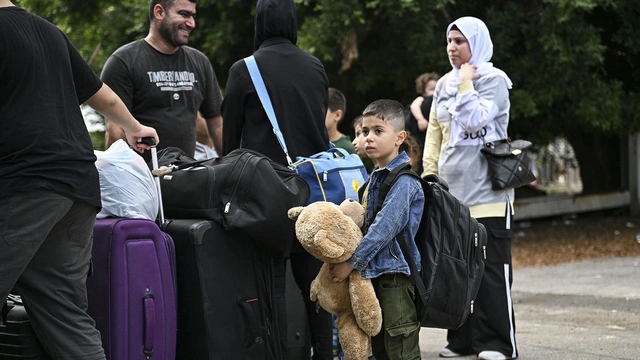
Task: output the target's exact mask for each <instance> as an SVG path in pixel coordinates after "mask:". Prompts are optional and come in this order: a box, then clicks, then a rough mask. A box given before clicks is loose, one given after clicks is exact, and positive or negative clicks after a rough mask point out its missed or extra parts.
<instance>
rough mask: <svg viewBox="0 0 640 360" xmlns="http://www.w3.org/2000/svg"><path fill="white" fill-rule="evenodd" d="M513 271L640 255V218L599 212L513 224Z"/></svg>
mask: <svg viewBox="0 0 640 360" xmlns="http://www.w3.org/2000/svg"><path fill="white" fill-rule="evenodd" d="M511 253H512V257H513V267H514V268H518V267H529V266H545V265H553V264H559V263H566V262H573V261H581V260H586V259H591V258H610V257H620V256H635V255H640V218H637V217H635V218H634V217H630V216H628V215H626V214H616V213H615V212H598V213H586V214H578V215H574V216H564V217H557V218H550V219H539V220H530V221H519V222H516V223H515V224H514V238H513V244H512V249H511Z"/></svg>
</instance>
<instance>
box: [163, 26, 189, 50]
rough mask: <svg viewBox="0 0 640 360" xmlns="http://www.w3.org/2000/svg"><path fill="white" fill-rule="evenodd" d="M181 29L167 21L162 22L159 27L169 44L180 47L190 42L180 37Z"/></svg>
mask: <svg viewBox="0 0 640 360" xmlns="http://www.w3.org/2000/svg"><path fill="white" fill-rule="evenodd" d="M178 32H179V30H178V28H177V27H175V26H173V25H172V24H169V23H168V22H167V21H162V22H160V26H159V27H158V33H159V34H160V37H162V39H163V40H164V41H165V42H166V43H167V44H169V45H171V46H173V47H180V46H182V45H187V44H188V43H189V41H188V40H182V39H181V38H180V34H179V33H178Z"/></svg>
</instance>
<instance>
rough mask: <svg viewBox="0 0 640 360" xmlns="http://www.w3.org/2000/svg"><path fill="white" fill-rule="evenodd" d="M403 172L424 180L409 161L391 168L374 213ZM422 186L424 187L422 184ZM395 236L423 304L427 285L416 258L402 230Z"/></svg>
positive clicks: (426, 294) (377, 210)
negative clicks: (421, 275) (419, 271)
mask: <svg viewBox="0 0 640 360" xmlns="http://www.w3.org/2000/svg"><path fill="white" fill-rule="evenodd" d="M405 174H407V175H411V176H413V177H416V178H417V179H418V180H419V181H420V182H421V183H422V182H423V181H424V180H422V179H421V178H420V175H418V174H417V173H416V172H415V171H413V170H411V165H409V163H407V164H406V165H404V166H397V167H396V168H395V169H393V170H391V171H390V172H389V174H387V177H386V178H385V179H384V182H383V183H382V186H381V187H380V192H379V193H378V206H377V207H376V215H377V214H378V212H380V210H382V203H383V202H384V199H385V198H386V197H387V194H388V193H389V190H391V186H393V184H394V183H395V182H396V179H398V177H400V175H405ZM429 176H431V175H429ZM433 176H435V177H436V178H437V179H440V178H439V177H438V176H437V175H435V174H433ZM429 181H431V180H429ZM443 181H444V180H443ZM445 184H446V183H445ZM422 188H423V189H424V186H423V187H422ZM425 196H426V194H425ZM425 201H426V199H425ZM396 237H397V238H398V240H399V241H398V244H400V249H401V250H402V254H403V255H404V257H405V259H406V260H407V263H408V264H409V269H410V270H411V275H410V276H409V279H410V280H411V284H412V285H413V286H415V287H416V290H417V291H418V296H419V298H420V299H421V301H422V303H423V304H424V303H425V302H426V299H427V298H428V296H429V294H428V293H427V287H426V286H425V285H424V282H423V281H422V278H421V277H420V276H418V267H417V266H416V259H414V258H413V256H412V255H411V252H410V251H409V243H408V242H407V239H406V238H405V237H404V234H403V232H402V231H400V233H399V234H398V235H397V236H396Z"/></svg>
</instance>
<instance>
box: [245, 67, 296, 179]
mask: <svg viewBox="0 0 640 360" xmlns="http://www.w3.org/2000/svg"><path fill="white" fill-rule="evenodd" d="M244 62H245V64H247V69H249V75H250V76H251V81H253V86H255V88H256V92H257V93H258V97H259V98H260V102H261V103H262V107H264V111H265V112H266V113H267V116H268V117H269V121H270V122H271V126H273V133H274V134H276V138H277V139H278V142H279V143H280V147H281V148H282V151H284V155H285V156H286V157H287V163H289V166H291V165H293V162H292V161H291V157H289V150H287V144H286V143H285V142H284V136H283V135H282V132H281V131H280V126H279V125H278V119H276V113H275V112H274V111H273V105H271V99H270V98H269V93H268V92H267V88H266V86H265V85H264V80H262V76H261V75H260V70H259V69H258V64H256V59H255V58H254V57H253V55H251V56H248V57H246V58H244Z"/></svg>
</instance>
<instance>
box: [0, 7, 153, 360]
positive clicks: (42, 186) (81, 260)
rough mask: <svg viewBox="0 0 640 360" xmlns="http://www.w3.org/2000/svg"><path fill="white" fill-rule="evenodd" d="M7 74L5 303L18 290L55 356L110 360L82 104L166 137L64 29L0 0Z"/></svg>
mask: <svg viewBox="0 0 640 360" xmlns="http://www.w3.org/2000/svg"><path fill="white" fill-rule="evenodd" d="M0 79H2V81H0V128H1V129H2V131H0V302H2V303H4V301H5V299H6V298H7V295H8V294H9V292H10V291H11V289H12V288H15V289H16V290H17V291H18V293H19V294H20V295H21V296H22V298H23V301H24V304H25V306H26V308H27V311H28V313H29V318H30V320H31V324H32V325H33V329H34V331H35V333H36V335H37V336H38V339H39V340H40V342H41V343H42V345H43V347H44V349H45V350H46V352H47V353H48V354H49V356H51V357H52V358H54V359H78V360H79V359H82V360H86V359H89V360H93V359H104V358H105V355H104V351H103V349H102V345H101V341H100V333H99V332H98V331H97V330H96V329H95V323H94V321H93V320H92V319H91V318H90V317H89V315H87V313H86V310H87V293H86V286H85V281H86V278H87V274H88V273H89V268H90V257H91V247H92V242H93V236H92V233H93V225H94V222H95V217H96V214H97V212H98V211H99V209H100V206H101V204H100V183H99V180H98V171H97V169H96V167H95V161H96V157H95V155H94V153H93V146H92V143H91V138H90V137H89V133H88V132H87V128H86V126H85V123H84V119H83V117H82V113H81V111H80V104H82V103H84V102H86V103H87V104H89V105H90V106H91V107H93V108H94V109H96V110H97V111H98V112H100V113H101V114H102V115H104V116H109V117H110V118H111V119H113V121H114V122H115V123H117V124H118V125H119V126H121V127H122V128H124V129H125V133H126V137H127V139H128V140H129V141H130V142H131V143H135V141H136V139H137V138H139V137H145V136H152V137H154V138H156V141H157V140H158V137H157V135H156V132H155V130H153V129H152V128H149V127H146V126H142V125H140V123H139V122H138V121H137V120H136V119H135V118H133V116H132V115H131V113H130V112H129V111H128V110H127V108H126V106H125V105H124V104H123V103H122V101H121V100H120V99H119V98H118V96H117V95H116V94H115V93H114V92H113V91H111V89H109V87H108V86H106V85H104V84H103V83H102V81H100V79H99V78H98V77H97V76H96V74H95V73H93V71H92V70H91V68H90V67H89V66H88V65H87V63H86V62H85V61H84V60H83V59H82V57H81V56H80V54H79V53H78V51H77V50H76V49H75V48H74V47H73V45H72V44H71V43H70V42H69V39H68V38H67V37H66V36H65V35H64V33H63V32H62V31H60V30H59V29H58V28H56V27H55V26H54V25H52V24H51V23H49V22H48V21H46V20H44V19H42V18H39V17H37V16H35V15H32V14H30V13H28V12H27V11H25V10H23V9H21V8H18V7H16V6H14V5H13V4H12V3H11V1H9V0H0ZM136 148H137V150H138V151H143V150H144V149H146V148H148V146H147V145H142V144H139V145H137V146H136ZM0 357H1V356H0Z"/></svg>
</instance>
